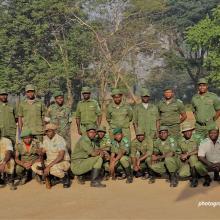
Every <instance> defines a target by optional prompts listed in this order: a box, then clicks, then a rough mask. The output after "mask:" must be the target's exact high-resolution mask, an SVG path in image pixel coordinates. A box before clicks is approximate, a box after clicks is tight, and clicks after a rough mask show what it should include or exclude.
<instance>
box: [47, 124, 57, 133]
mask: <svg viewBox="0 0 220 220" xmlns="http://www.w3.org/2000/svg"><path fill="white" fill-rule="evenodd" d="M56 129H57V125H55V124H52V123H49V124H47V125H46V126H45V129H44V130H45V131H48V130H56Z"/></svg>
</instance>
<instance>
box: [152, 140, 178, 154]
mask: <svg viewBox="0 0 220 220" xmlns="http://www.w3.org/2000/svg"><path fill="white" fill-rule="evenodd" d="M153 152H155V153H157V154H164V153H169V152H173V153H180V150H179V149H178V147H177V143H176V141H175V139H174V138H172V137H168V138H167V139H166V140H165V141H162V140H161V139H160V138H157V140H155V141H154V148H153Z"/></svg>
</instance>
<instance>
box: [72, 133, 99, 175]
mask: <svg viewBox="0 0 220 220" xmlns="http://www.w3.org/2000/svg"><path fill="white" fill-rule="evenodd" d="M94 150H95V143H94V141H92V140H90V139H89V137H88V136H87V135H83V136H81V138H80V139H79V141H78V142H77V143H76V146H75V148H74V150H73V152H72V155H71V170H72V172H73V173H74V174H75V175H82V174H85V173H87V172H89V171H90V170H92V169H93V168H95V169H100V168H101V167H102V163H103V160H102V158H101V157H100V156H91V153H92V152H93V151H94Z"/></svg>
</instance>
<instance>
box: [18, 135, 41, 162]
mask: <svg viewBox="0 0 220 220" xmlns="http://www.w3.org/2000/svg"><path fill="white" fill-rule="evenodd" d="M15 148H16V151H17V152H18V154H19V159H20V160H21V161H34V160H36V159H38V158H39V155H38V153H37V152H38V150H39V148H40V142H39V141H38V140H35V139H33V141H32V143H31V145H30V150H29V151H27V148H26V145H25V143H24V142H22V143H18V144H16V147H15Z"/></svg>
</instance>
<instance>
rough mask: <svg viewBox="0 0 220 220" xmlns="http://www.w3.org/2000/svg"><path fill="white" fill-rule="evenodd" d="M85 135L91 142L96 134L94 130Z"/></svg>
mask: <svg viewBox="0 0 220 220" xmlns="http://www.w3.org/2000/svg"><path fill="white" fill-rule="evenodd" d="M86 133H87V136H88V137H89V139H91V140H93V139H94V138H95V136H96V134H97V132H96V130H93V129H92V130H89V131H87V132H86Z"/></svg>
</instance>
